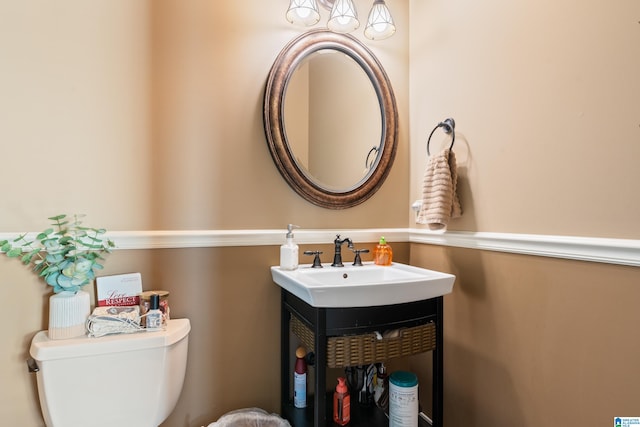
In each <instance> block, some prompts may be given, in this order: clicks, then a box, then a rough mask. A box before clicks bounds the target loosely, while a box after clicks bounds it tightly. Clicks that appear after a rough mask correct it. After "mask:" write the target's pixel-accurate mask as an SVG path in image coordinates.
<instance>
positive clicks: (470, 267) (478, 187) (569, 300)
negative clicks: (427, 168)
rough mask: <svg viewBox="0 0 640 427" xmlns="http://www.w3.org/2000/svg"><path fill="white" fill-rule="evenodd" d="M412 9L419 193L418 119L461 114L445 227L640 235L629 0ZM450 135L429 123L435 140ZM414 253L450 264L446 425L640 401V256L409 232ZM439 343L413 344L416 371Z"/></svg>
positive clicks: (615, 408)
mask: <svg viewBox="0 0 640 427" xmlns="http://www.w3.org/2000/svg"><path fill="white" fill-rule="evenodd" d="M410 11H411V13H410V16H411V37H410V46H411V47H410V57H411V66H410V75H411V78H410V88H411V90H410V94H411V95H410V118H411V134H410V140H411V156H410V158H411V172H410V174H411V179H410V182H411V184H410V186H411V188H410V191H411V196H410V198H411V200H416V199H419V197H420V185H419V184H420V182H421V177H422V173H423V169H424V165H425V161H426V156H425V151H426V150H425V144H426V136H428V134H429V132H430V131H431V129H433V127H434V126H435V125H436V124H437V123H438V122H439V121H441V120H444V119H445V118H446V117H453V118H454V119H455V120H456V124H457V138H456V143H455V147H454V151H455V153H456V155H457V159H458V162H459V172H460V182H459V184H460V196H461V201H462V207H463V210H464V215H463V216H462V217H461V218H460V219H458V220H454V221H452V222H451V224H450V227H449V228H450V229H451V230H456V231H470V232H474V231H480V232H503V233H527V234H548V235H567V236H588V237H616V238H623V239H625V238H627V239H638V238H639V237H640V222H639V221H638V218H640V198H638V197H637V193H638V186H637V183H638V182H640V169H639V168H638V167H637V161H638V159H639V158H640V144H639V142H640V121H639V120H640V119H639V118H640V103H639V102H638V99H640V80H639V79H638V78H637V76H638V75H640V56H638V55H633V54H630V52H631V51H630V47H631V46H637V45H638V31H639V30H640V26H639V24H638V17H639V16H640V4H639V3H638V2H637V1H633V0H623V1H619V2H614V3H606V4H605V3H602V2H579V1H572V0H561V1H526V2H504V1H493V0H489V1H484V2H471V1H462V2H434V1H422V0H415V1H410ZM449 141H450V139H448V137H446V136H445V135H444V134H443V133H442V132H436V134H435V135H434V138H433V140H432V144H431V150H432V152H433V151H435V152H438V151H439V150H441V149H442V148H443V147H445V146H447V144H448V143H449ZM410 223H411V226H416V225H415V223H414V222H413V215H411V217H410ZM418 227H423V226H418ZM411 263H412V264H415V265H421V266H424V267H429V268H433V269H437V270H443V271H449V272H452V273H454V274H456V276H457V280H456V284H455V286H454V291H453V293H452V294H451V295H448V296H446V297H445V329H444V337H445V349H444V351H445V423H446V425H447V426H452V427H455V426H462V425H464V426H473V427H485V426H486V427H489V426H506V425H517V426H531V427H533V426H549V425H584V426H589V427H598V426H603V425H611V423H612V419H613V417H614V416H625V414H631V413H636V412H637V411H638V410H639V409H640V406H638V399H637V396H639V395H640V385H639V384H638V382H637V381H636V379H637V378H639V377H640V370H639V367H638V363H637V361H638V360H639V359H640V346H639V345H638V342H639V341H638V339H637V327H636V325H637V321H636V320H635V317H636V315H635V312H636V308H635V302H636V301H638V298H639V297H640V289H639V288H638V283H640V271H639V270H638V268H634V267H623V266H613V265H606V264H594V263H584V262H578V261H567V260H557V259H549V258H540V257H530V256H523V255H514V254H501V253H492V252H485V251H477V250H470V249H457V248H439V247H435V246H433V247H432V246H425V245H416V244H413V245H411ZM429 360H430V356H429V355H425V356H421V357H418V358H416V359H415V360H413V361H412V368H413V369H415V370H417V371H419V372H420V374H421V375H420V378H421V380H428V379H429V373H428V370H425V369H424V365H425V364H424V362H427V361H429ZM428 396H429V395H428V394H427V396H425V395H422V398H423V400H425V402H424V403H425V404H427V403H428V399H427V397H428ZM628 416H630V415H628Z"/></svg>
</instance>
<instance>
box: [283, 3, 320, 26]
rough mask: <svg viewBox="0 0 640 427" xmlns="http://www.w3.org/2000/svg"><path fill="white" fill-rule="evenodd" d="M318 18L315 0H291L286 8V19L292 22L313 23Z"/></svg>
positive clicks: (308, 24)
mask: <svg viewBox="0 0 640 427" xmlns="http://www.w3.org/2000/svg"><path fill="white" fill-rule="evenodd" d="M319 20H320V12H319V11H318V3H316V0H291V3H289V9H288V10H287V21H289V22H291V23H292V24H301V25H306V26H310V25H314V24H316V23H317V22H318V21H319Z"/></svg>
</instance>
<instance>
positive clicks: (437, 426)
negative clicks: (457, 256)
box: [431, 297, 444, 427]
mask: <svg viewBox="0 0 640 427" xmlns="http://www.w3.org/2000/svg"><path fill="white" fill-rule="evenodd" d="M443 307H444V304H443V297H437V298H436V348H435V351H434V352H433V390H432V393H433V402H432V403H433V413H432V414H431V415H432V416H433V418H432V421H433V427H443V424H442V418H443V409H444V408H443V393H444V353H443V341H444V334H443V325H444V322H443V318H444V316H443Z"/></svg>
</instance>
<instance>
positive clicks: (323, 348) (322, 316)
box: [313, 308, 327, 427]
mask: <svg viewBox="0 0 640 427" xmlns="http://www.w3.org/2000/svg"><path fill="white" fill-rule="evenodd" d="M326 320H327V313H326V311H325V309H323V308H320V309H318V310H317V311H316V333H315V343H314V345H315V353H316V366H315V368H316V380H315V387H314V393H315V397H314V398H315V406H314V408H313V425H314V426H316V427H324V426H326V425H327V410H326V405H327V391H326V388H327V328H326Z"/></svg>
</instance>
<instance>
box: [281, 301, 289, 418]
mask: <svg viewBox="0 0 640 427" xmlns="http://www.w3.org/2000/svg"><path fill="white" fill-rule="evenodd" d="M284 292H285V291H284V289H283V290H282V293H281V299H282V301H281V302H280V414H284V413H285V407H286V405H288V403H289V377H290V375H289V316H290V315H289V310H287V309H286V308H285V304H284Z"/></svg>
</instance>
